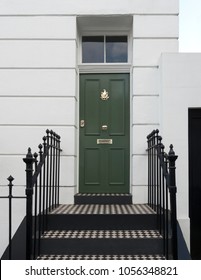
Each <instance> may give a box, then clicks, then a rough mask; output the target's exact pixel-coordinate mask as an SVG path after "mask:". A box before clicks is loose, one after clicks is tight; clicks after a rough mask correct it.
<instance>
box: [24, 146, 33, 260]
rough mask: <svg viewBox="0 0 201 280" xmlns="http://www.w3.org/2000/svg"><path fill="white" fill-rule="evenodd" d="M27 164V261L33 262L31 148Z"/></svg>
mask: <svg viewBox="0 0 201 280" xmlns="http://www.w3.org/2000/svg"><path fill="white" fill-rule="evenodd" d="M23 161H24V162H25V163H26V192H25V193H26V259H27V260H31V259H32V258H33V256H32V228H33V217H32V204H33V186H32V175H33V162H34V158H33V155H32V153H31V148H29V149H28V153H27V155H26V158H24V159H23Z"/></svg>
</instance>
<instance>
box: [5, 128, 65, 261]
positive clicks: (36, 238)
mask: <svg viewBox="0 0 201 280" xmlns="http://www.w3.org/2000/svg"><path fill="white" fill-rule="evenodd" d="M38 148H39V152H38V154H37V153H34V154H32V152H31V148H29V149H28V153H27V155H26V157H25V158H24V159H23V161H24V162H25V163H26V190H25V194H26V196H23V197H21V196H13V195H12V187H13V180H14V178H13V177H12V176H10V177H9V178H8V181H9V184H8V186H9V195H8V196H1V197H0V198H8V199H9V246H8V258H9V259H12V199H13V198H25V199H26V214H25V216H26V259H27V260H30V259H36V258H37V256H38V255H39V254H40V243H41V242H40V241H41V236H42V234H43V233H44V231H45V229H46V227H47V215H48V213H49V211H51V210H53V209H54V208H55V207H56V206H58V204H59V186H60V153H61V148H60V136H59V135H57V134H56V133H55V132H53V131H52V130H51V131H49V130H46V136H44V137H43V144H40V145H39V146H38Z"/></svg>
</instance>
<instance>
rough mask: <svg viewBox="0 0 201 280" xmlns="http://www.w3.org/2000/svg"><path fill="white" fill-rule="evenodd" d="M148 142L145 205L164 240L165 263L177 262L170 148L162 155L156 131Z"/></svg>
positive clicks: (174, 202)
mask: <svg viewBox="0 0 201 280" xmlns="http://www.w3.org/2000/svg"><path fill="white" fill-rule="evenodd" d="M147 142H148V148H147V151H148V204H149V206H150V207H151V208H152V209H153V210H154V211H156V213H157V222H158V229H159V231H160V233H161V235H162V236H163V251H164V255H165V257H166V259H170V258H173V259H178V248H177V247H178V246H177V211H176V192H177V187H176V180H175V169H176V167H175V161H176V159H177V156H176V155H175V152H174V150H173V145H170V150H169V153H168V154H166V153H165V150H164V149H165V147H164V145H163V144H162V137H161V136H160V135H159V130H153V131H152V132H151V133H150V134H149V135H148V136H147Z"/></svg>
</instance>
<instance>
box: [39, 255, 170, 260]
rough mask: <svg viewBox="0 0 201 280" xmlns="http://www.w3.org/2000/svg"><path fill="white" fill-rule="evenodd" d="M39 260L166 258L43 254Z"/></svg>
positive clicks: (155, 256) (160, 258) (155, 257)
mask: <svg viewBox="0 0 201 280" xmlns="http://www.w3.org/2000/svg"><path fill="white" fill-rule="evenodd" d="M38 260H165V258H164V256H162V255H41V256H40V257H38Z"/></svg>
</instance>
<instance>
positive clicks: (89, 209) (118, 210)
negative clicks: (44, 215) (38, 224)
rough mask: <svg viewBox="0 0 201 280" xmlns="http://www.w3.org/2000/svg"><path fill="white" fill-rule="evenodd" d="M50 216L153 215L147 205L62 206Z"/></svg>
mask: <svg viewBox="0 0 201 280" xmlns="http://www.w3.org/2000/svg"><path fill="white" fill-rule="evenodd" d="M50 214H85V215H88V214H114V215H115V214H126V215H127V214H132V215H133V214H135V215H136V214H155V212H154V210H153V209H151V208H150V207H149V206H148V205H147V204H125V205H123V204H122V205H121V204H106V205H103V204H86V205H84V204H81V205H76V204H62V205H59V206H58V207H57V208H55V209H54V210H53V211H51V213H50Z"/></svg>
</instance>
